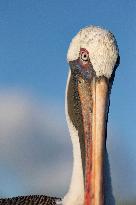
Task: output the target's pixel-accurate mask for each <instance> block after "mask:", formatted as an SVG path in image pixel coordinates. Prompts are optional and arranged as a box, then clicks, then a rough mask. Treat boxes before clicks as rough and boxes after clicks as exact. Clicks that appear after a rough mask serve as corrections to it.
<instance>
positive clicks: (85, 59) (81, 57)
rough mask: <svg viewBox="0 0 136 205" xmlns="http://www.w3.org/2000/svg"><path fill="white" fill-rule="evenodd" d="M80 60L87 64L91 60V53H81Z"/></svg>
mask: <svg viewBox="0 0 136 205" xmlns="http://www.w3.org/2000/svg"><path fill="white" fill-rule="evenodd" d="M80 59H81V60H82V61H84V62H87V61H88V60H89V53H88V52H87V51H81V52H80Z"/></svg>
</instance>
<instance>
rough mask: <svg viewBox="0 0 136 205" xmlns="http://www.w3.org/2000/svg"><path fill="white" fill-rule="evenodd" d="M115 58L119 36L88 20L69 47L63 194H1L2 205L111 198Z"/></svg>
mask: <svg viewBox="0 0 136 205" xmlns="http://www.w3.org/2000/svg"><path fill="white" fill-rule="evenodd" d="M119 59H120V57H119V48H118V45H117V41H116V39H115V37H114V35H113V34H112V33H111V32H110V31H109V30H106V29H105V28H101V27H98V26H92V25H91V26H88V27H85V28H83V29H81V30H80V31H79V32H78V33H77V34H76V36H75V37H74V38H73V39H72V41H71V43H70V45H69V48H68V52H67V61H68V64H69V73H68V79H67V84H66V93H65V113H66V121H67V124H68V129H69V132H70V136H71V142H72V146H73V171H72V177H71V182H70V186H69V189H68V192H67V193H66V194H65V196H64V197H63V198H62V199H61V198H57V197H48V196H44V195H32V196H18V197H13V198H2V199H0V205H1V204H2V205H6V204H11V205H26V204H27V205H29V204H31V205H33V204H35V205H42V204H45V205H55V204H60V205H113V204H114V198H113V195H112V187H111V177H110V167H109V161H108V153H107V150H106V139H107V122H108V112H109V105H110V93H111V88H112V84H113V80H114V76H115V71H116V68H117V67H118V65H119ZM107 170H108V171H107ZM107 184H108V185H107ZM108 195H109V197H108Z"/></svg>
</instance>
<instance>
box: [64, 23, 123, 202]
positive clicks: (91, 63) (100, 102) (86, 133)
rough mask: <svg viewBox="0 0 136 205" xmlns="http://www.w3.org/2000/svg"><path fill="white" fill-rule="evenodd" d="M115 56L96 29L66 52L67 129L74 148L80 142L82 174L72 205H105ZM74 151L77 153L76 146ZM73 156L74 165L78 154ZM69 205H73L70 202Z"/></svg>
mask: <svg viewBox="0 0 136 205" xmlns="http://www.w3.org/2000/svg"><path fill="white" fill-rule="evenodd" d="M118 56H119V51H118V47H117V43H116V40H115V37H114V36H113V34H112V33H111V32H109V31H107V30H105V29H102V28H100V27H96V26H89V27H86V28H84V29H82V30H81V31H80V32H79V33H78V34H77V35H76V36H75V37H74V38H73V40H72V42H71V43H70V46H69V49H68V53H67V60H68V63H69V66H70V74H69V80H68V85H67V99H66V100H67V105H66V106H67V116H68V117H67V120H68V121H69V122H68V124H69V129H71V130H72V129H75V130H74V132H75V133H76V134H74V132H73V131H70V133H71V138H72V142H73V144H74V143H75V140H76V138H78V141H79V149H80V153H81V167H82V173H83V188H82V191H81V192H82V193H80V195H82V196H83V197H82V202H81V201H80V202H76V203H74V202H73V204H75V205H77V204H78V205H79V204H84V205H104V190H103V189H104V187H103V166H104V154H105V142H106V137H105V135H106V122H107V112H108V105H109V103H108V102H109V98H108V97H109V90H110V87H111V86H110V83H111V76H112V73H113V71H114V69H115V67H117V66H116V64H117V59H118ZM76 143H77V142H76ZM73 148H74V149H77V147H76V146H75V145H73ZM73 153H74V154H75V156H74V160H75V161H76V159H77V158H78V157H77V156H76V155H78V154H77V153H75V151H73ZM79 158H80V157H79ZM79 158H78V159H79ZM74 163H75V164H77V162H74ZM76 166H78V165H75V168H74V170H73V173H74V172H75V170H76ZM77 172H78V171H77ZM73 175H76V173H74V174H73ZM77 175H79V174H78V173H77ZM81 175H82V174H80V177H79V181H81ZM73 178H74V176H73ZM72 180H74V179H72ZM77 181H78V180H77ZM77 183H78V182H77ZM75 186H76V185H75ZM77 186H78V184H77ZM79 189H80V188H79ZM78 191H79V190H78ZM78 191H77V192H78ZM70 192H71V193H72V188H71V191H70ZM79 192H80V191H79ZM75 195H76V194H75ZM80 200H81V199H80ZM64 204H68V203H64ZM69 204H70V205H72V202H71V203H69Z"/></svg>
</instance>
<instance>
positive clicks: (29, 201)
mask: <svg viewBox="0 0 136 205" xmlns="http://www.w3.org/2000/svg"><path fill="white" fill-rule="evenodd" d="M56 201H58V202H59V201H61V199H60V198H55V197H48V196H44V195H33V196H18V197H13V198H3V199H0V205H56V204H57V203H56Z"/></svg>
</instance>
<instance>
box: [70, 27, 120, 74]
mask: <svg viewBox="0 0 136 205" xmlns="http://www.w3.org/2000/svg"><path fill="white" fill-rule="evenodd" d="M80 48H85V49H86V50H87V51H88V52H89V58H90V61H91V63H92V65H93V69H94V70H95V72H96V75H97V77H100V76H105V77H107V78H110V77H111V74H112V72H113V69H114V66H115V64H116V61H117V58H118V53H119V51H118V46H117V43H116V39H115V37H114V36H113V34H112V33H111V32H109V31H107V30H105V29H102V28H100V27H96V26H89V27H86V28H84V29H82V30H81V31H79V33H78V34H77V35H76V36H75V37H74V38H73V39H72V42H71V43H70V46H69V49H68V53H67V60H68V61H73V60H76V59H78V57H79V52H80Z"/></svg>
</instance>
